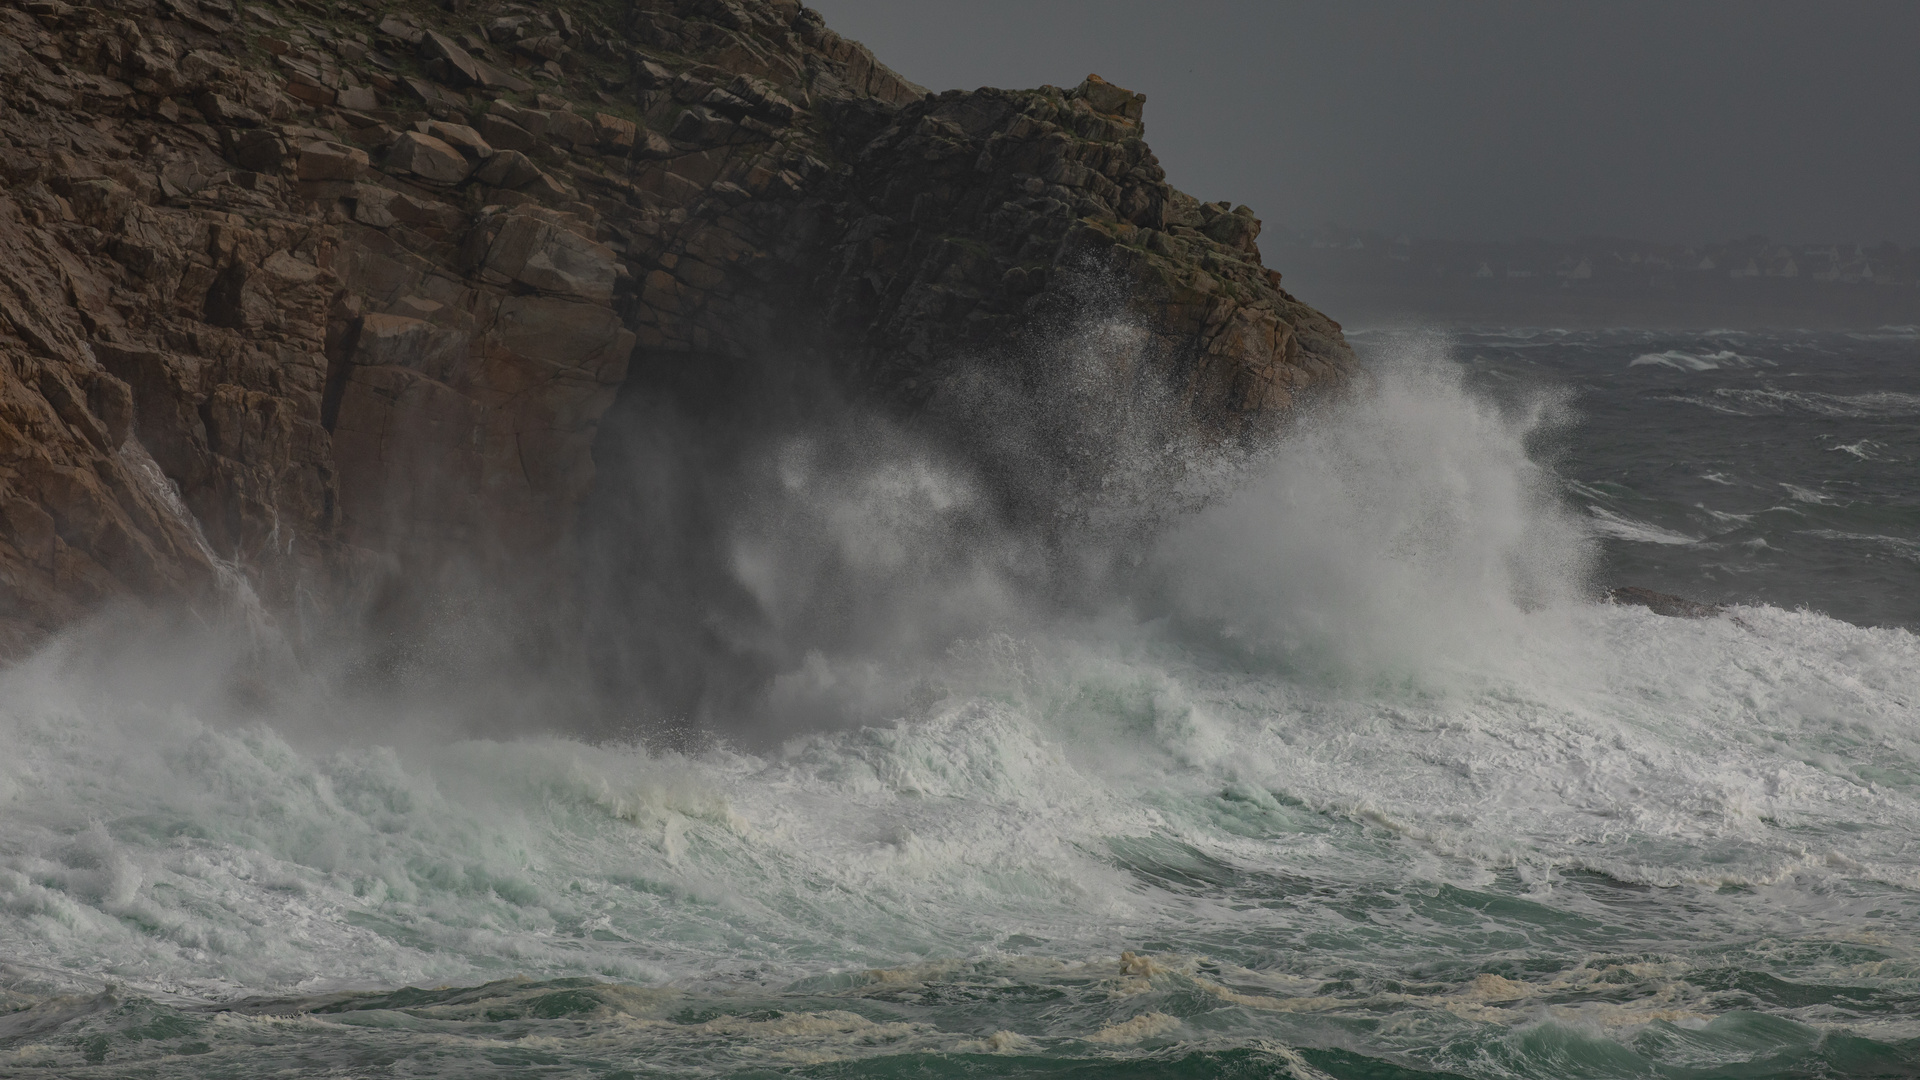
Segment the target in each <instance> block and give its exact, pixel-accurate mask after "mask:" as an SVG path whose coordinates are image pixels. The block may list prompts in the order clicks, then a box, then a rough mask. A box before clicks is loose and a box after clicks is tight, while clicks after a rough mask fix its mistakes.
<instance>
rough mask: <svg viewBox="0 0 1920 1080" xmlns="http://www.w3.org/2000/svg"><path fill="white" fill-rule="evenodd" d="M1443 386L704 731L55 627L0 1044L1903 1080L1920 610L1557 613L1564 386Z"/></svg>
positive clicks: (129, 1069) (1909, 999)
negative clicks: (576, 724) (857, 702)
mask: <svg viewBox="0 0 1920 1080" xmlns="http://www.w3.org/2000/svg"><path fill="white" fill-rule="evenodd" d="M1644 366H1646V365H1643V367H1644ZM1468 385H1469V384H1468V383H1467V382H1466V381H1464V380H1463V379H1462V378H1461V377H1460V376H1459V374H1458V369H1457V368H1455V367H1454V366H1453V365H1452V364H1451V363H1450V362H1445V361H1443V360H1438V359H1434V358H1432V357H1431V356H1425V357H1424V358H1423V356H1422V355H1416V356H1414V357H1412V358H1411V359H1402V360H1400V361H1398V362H1395V363H1383V365H1382V367H1381V368H1380V369H1379V374H1378V375H1377V378H1376V383H1375V385H1374V386H1373V388H1372V390H1371V391H1370V392H1369V393H1368V394H1366V395H1363V396H1361V397H1359V398H1357V399H1356V400H1354V401H1352V402H1349V403H1347V404H1345V405H1343V406H1341V407H1340V408H1338V409H1336V410H1333V411H1332V412H1330V413H1328V414H1325V415H1322V416H1320V417H1317V418H1314V419H1313V420H1311V421H1310V422H1308V423H1305V424H1303V425H1302V426H1301V428H1300V430H1298V431H1297V432H1296V433H1295V434H1294V435H1293V436H1292V437H1291V439H1290V441H1289V443H1288V445H1287V446H1286V447H1285V448H1284V452H1283V453H1282V454H1281V455H1280V457H1279V459H1278V461H1279V463H1280V467H1276V468H1274V469H1271V470H1269V471H1267V472H1266V473H1264V474H1260V475H1255V476H1253V477H1251V478H1250V479H1249V480H1248V482H1247V483H1245V484H1244V485H1243V486H1242V487H1241V488H1240V489H1239V491H1238V493H1237V494H1235V495H1234V496H1233V497H1232V498H1230V499H1227V500H1224V501H1222V502H1219V503H1216V504H1215V505H1214V506H1212V507H1211V508H1209V509H1207V510H1205V511H1203V512H1201V513H1200V514H1199V515H1198V516H1197V517H1195V518H1193V519H1191V520H1189V521H1186V522H1184V523H1182V524H1181V525H1180V526H1178V527H1177V528H1175V529H1174V530H1173V531H1172V532H1170V533H1169V534H1167V535H1166V536H1165V537H1164V538H1163V539H1162V540H1161V542H1160V543H1159V545H1158V546H1157V547H1156V548H1155V550H1154V551H1153V552H1152V553H1150V554H1149V555H1148V556H1146V557H1145V559H1144V560H1143V561H1142V562H1141V564H1140V566H1139V567H1138V577H1139V582H1140V588H1139V589H1138V590H1136V591H1135V592H1134V593H1132V594H1131V595H1129V596H1128V597H1126V598H1125V599H1124V601H1116V603H1115V604H1113V605H1112V606H1111V609H1110V610H1108V611H1105V612H1102V613H1095V614H1086V615H1081V616H1076V617H1074V618H1071V619H1066V618H1063V619H1061V620H1059V621H1058V622H1056V623H1054V624H1052V625H1050V626H1049V627H1048V628H1047V630H1046V632H1045V633H1036V632H1031V631H1030V630H1026V629H1023V630H1022V631H1021V632H1019V633H1015V632H1011V631H1008V632H1002V633H988V634H985V635H982V636H980V637H977V638H973V639H969V640H966V641H961V642H957V643H955V644H954V646H953V647H952V648H951V649H949V650H947V652H946V653H945V654H944V655H943V656H942V657H940V658H939V659H937V660H935V661H932V662H929V663H927V664H926V665H925V666H924V668H923V669H920V670H915V671H912V672H906V673H901V675H902V677H903V678H906V677H908V676H910V677H911V681H912V682H913V684H914V685H915V686H917V687H919V688H920V689H919V691H918V692H916V694H915V696H914V698H913V704H911V705H908V706H902V707H901V708H900V709H899V710H898V713H897V715H896V716H895V717H893V718H890V719H888V720H886V721H884V722H879V723H869V724H862V725H857V726H852V727H843V728H839V729H827V730H800V729H796V730H794V731H793V732H791V734H790V736H789V737H787V738H786V739H785V740H784V741H779V740H775V741H772V742H770V743H769V744H768V745H766V746H764V747H761V748H759V749H754V750H751V751H750V750H747V749H741V748H729V747H727V746H718V745H716V746H710V747H706V748H703V749H698V750H690V751H687V752H684V753H672V752H667V751H665V750H660V749H654V750H649V749H647V748H645V747H642V746H639V745H620V744H590V743H586V742H580V741H575V740H571V739H567V738H562V737H558V736H553V735H537V734H529V735H527V736H526V737H523V738H519V739H496V740H486V739H475V738H470V737H461V736H459V735H457V734H455V733H453V732H452V731H451V730H450V729H446V728H441V727H437V726H436V725H435V722H433V721H431V720H429V719H426V718H422V717H420V716H417V715H414V714H412V713H410V712H409V711H407V710H406V709H405V708H402V707H400V706H397V705H393V706H378V705H370V704H367V703H366V701H365V700H364V699H355V700H354V703H352V704H350V705H349V704H343V703H342V702H341V701H339V700H335V699H332V698H328V697H327V696H326V695H324V694H318V693H316V694H313V695H308V696H300V695H292V694H289V695H283V696H281V697H279V698H277V699H274V700H275V704H273V705H271V706H262V707H261V708H260V709H258V710H255V711H254V712H251V713H243V714H242V715H238V716H235V715H233V714H232V713H231V712H230V711H220V710H214V709H211V708H204V707H202V706H201V705H199V704H197V703H196V701H197V699H196V698H195V697H194V696H193V695H192V694H191V693H184V692H182V691H181V690H180V685H181V684H191V683H193V682H195V681H196V679H195V678H194V677H193V676H192V674H191V673H189V675H187V676H179V675H177V673H176V676H175V678H174V679H173V681H172V682H170V683H168V685H167V686H166V687H164V688H161V687H158V686H157V684H156V683H155V682H154V681H153V680H151V679H148V678H145V677H142V676H140V674H139V672H140V670H141V669H140V668H139V666H138V664H136V663H133V662H131V661H128V660H126V659H125V658H121V659H120V660H119V661H118V662H117V663H116V664H115V665H114V666H113V667H112V668H111V670H109V669H107V668H105V667H103V666H102V664H101V661H100V660H99V656H100V653H99V652H98V651H97V650H91V649H89V648H88V647H86V644H85V642H84V640H80V639H76V640H74V641H69V642H66V643H63V644H61V645H58V646H56V647H54V648H52V649H50V650H49V651H47V652H46V653H44V654H43V655H41V656H39V657H37V658H35V659H33V660H31V661H28V662H26V663H23V664H21V665H18V666H16V667H15V668H13V669H11V670H9V671H7V672H5V673H0V745H3V746H4V747H5V748H6V751H5V754H4V756H0V1076H9V1077H12V1076H19V1077H81V1076H126V1075H136V1076H152V1077H171V1076H181V1077H185V1076H192V1077H222V1076H232V1077H243V1076H244V1077H253V1076H262V1075H290V1076H292V1075H299V1076H306V1075H334V1076H355V1077H358V1076H382V1077H385V1076H460V1077H481V1076H527V1075H540V1076H555V1077H594V1078H605V1077H619V1076H635V1077H638V1076H654V1075H659V1076H687V1077H694V1076H701V1077H705V1076H795V1075H797V1076H818V1077H865V1076H873V1077H881V1076H886V1077H892V1076H913V1077H946V1076H953V1077H975V1076H978V1077H987V1076H1050V1077H1051V1076H1062V1077H1065V1076H1073V1077H1081V1076H1101V1075H1113V1076H1126V1077H1135V1076H1148V1077H1152V1076H1169V1077H1174V1076H1178V1077H1268V1076H1292V1077H1296V1078H1319V1077H1325V1076H1332V1077H1339V1078H1342V1080H1358V1078H1402V1077H1476V1078H1496V1077H1498V1078H1504V1077H1529V1078H1541V1080H1546V1078H1561V1077H1673V1078H1683V1077H1684V1078H1706V1077H1728V1078H1733V1077H1740V1078H1758V1077H1828V1076H1831V1077H1909V1076H1914V1075H1920V639H1916V637H1915V636H1914V635H1913V634H1912V633H1911V632H1909V631H1908V630H1906V629H1902V628H1900V627H1897V626H1860V625H1855V624H1852V623H1848V622H1844V621H1841V620H1839V619H1835V618H1832V617H1830V616H1828V615H1825V614H1821V613H1819V612H1818V611H1816V610H1789V609H1787V608H1785V607H1779V606H1767V605H1764V604H1757V603H1755V604H1745V605H1736V606H1733V607H1731V608H1729V609H1728V611H1727V612H1726V613H1725V614H1723V615H1722V616H1720V617H1716V618H1709V619H1701V620H1679V619H1670V618H1665V617H1662V616H1658V615H1654V614H1652V613H1651V612H1648V611H1645V610H1642V609H1638V608H1624V607H1614V606H1609V605H1603V604H1595V603H1592V602H1591V601H1590V599H1588V597H1589V595H1590V592H1589V584H1590V582H1591V581H1592V580H1593V579H1594V578H1595V577H1596V576H1597V575H1600V574H1603V573H1604V572H1605V568H1606V567H1607V566H1608V565H1609V564H1608V563H1607V562H1606V561H1605V560H1607V559H1608V558H1611V557H1613V556H1611V555H1610V554H1609V551H1608V549H1607V548H1606V547H1605V546H1603V544H1607V543H1617V542H1620V537H1618V536H1614V535H1611V534H1604V533H1602V534H1598V535H1597V534H1596V532H1595V530H1594V527H1593V525H1592V520H1593V515H1592V514H1591V512H1590V511H1589V510H1587V509H1586V508H1585V507H1584V505H1583V504H1580V503H1578V502H1571V503H1570V502H1569V501H1568V500H1567V499H1566V498H1565V497H1564V494H1563V489H1562V488H1561V486H1560V484H1561V481H1562V479H1563V478H1564V477H1563V476H1562V475H1559V474H1556V473H1555V472H1554V471H1553V470H1552V469H1550V468H1547V467H1546V466H1544V465H1542V464H1540V463H1539V460H1540V459H1539V444H1540V439H1541V433H1542V432H1543V431H1544V430H1547V428H1546V427H1543V425H1546V426H1551V425H1552V424H1555V423H1558V422H1561V421H1560V420H1559V419H1556V416H1557V414H1556V413H1555V411H1554V410H1555V409H1556V408H1560V406H1556V405H1553V404H1552V403H1551V402H1548V403H1547V404H1545V405H1539V406H1537V407H1534V406H1526V405H1525V403H1524V402H1522V403H1519V404H1515V403H1509V404H1506V405H1500V404H1496V403H1494V401H1493V400H1491V399H1489V398H1487V397H1485V396H1482V395H1480V394H1479V393H1477V392H1474V391H1471V390H1469V389H1467V386H1468ZM1670 546H1671V545H1670ZM170 655H172V656H173V657H174V659H173V660H170V661H169V663H176V664H177V663H178V655H179V654H178V652H177V651H176V652H175V653H173V654H170ZM204 663H205V664H206V665H207V670H208V672H209V673H214V674H217V672H218V670H219V661H218V659H217V658H215V657H212V656H209V657H206V658H204ZM843 663H844V662H842V661H830V660H826V659H821V660H819V661H818V663H817V665H816V670H812V671H811V672H810V674H809V677H810V678H812V679H813V680H814V682H815V684H817V685H819V686H831V685H835V682H836V680H839V681H841V682H844V683H855V682H858V683H859V684H860V685H861V686H867V685H871V680H870V679H866V680H865V681H862V678H863V677H862V676H861V675H860V673H859V672H855V671H848V670H843V668H842V667H840V666H836V665H841V664H843ZM816 700H817V698H816ZM347 714H351V715H347ZM323 721H324V722H323Z"/></svg>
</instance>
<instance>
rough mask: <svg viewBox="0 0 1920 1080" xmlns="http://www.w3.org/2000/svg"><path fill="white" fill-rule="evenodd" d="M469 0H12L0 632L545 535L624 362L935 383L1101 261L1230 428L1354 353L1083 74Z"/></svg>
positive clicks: (523, 557) (623, 8)
mask: <svg viewBox="0 0 1920 1080" xmlns="http://www.w3.org/2000/svg"><path fill="white" fill-rule="evenodd" d="M447 8H448V9H451V10H443V9H440V8H428V7H426V6H424V5H422V6H417V7H412V6H385V7H382V8H380V9H379V10H377V11H376V10H371V9H368V8H363V7H359V6H357V5H355V4H352V3H345V2H332V3H329V2H326V0H277V2H276V0H263V2H261V3H256V4H247V5H241V6H236V5H233V4H230V3H228V2H227V0H99V2H98V3H97V4H95V5H93V6H77V5H70V4H67V3H63V2H61V0H27V2H24V3H18V4H16V5H14V6H7V7H0V89H3V91H4V97H3V100H4V105H3V106H0V144H3V145H0V180H3V181H4V184H5V187H4V190H0V647H6V648H18V647H19V646H21V645H23V644H25V643H27V642H30V641H31V640H33V639H35V638H36V637H37V636H39V635H42V634H44V633H45V632H47V631H49V630H52V629H54V628H57V627H59V626H60V625H62V624H64V623H66V622H68V621H71V620H72V619H74V618H75V617H77V616H78V615H80V614H82V613H83V612H85V611H86V610H88V609H90V608H92V607H94V606H96V605H98V604H100V603H103V602H106V601H109V600H112V599H114V598H116V597H123V596H125V597H142V598H155V599H170V598H188V599H191V598H193V597H194V596H196V595H197V594H200V593H203V592H205V591H206V590H208V589H209V588H210V587H211V585H212V584H213V582H214V581H215V578H216V576H217V574H218V573H219V571H220V569H221V565H222V564H223V563H228V562H231V563H237V564H238V565H239V567H240V568H241V569H242V570H243V571H245V573H246V575H247V576H248V578H250V579H251V580H252V581H253V582H255V583H256V585H257V586H258V587H259V588H260V590H261V592H262V593H263V598H264V599H265V601H266V602H267V603H268V605H269V606H270V607H274V608H278V609H281V610H299V609H302V608H303V606H317V607H319V608H325V607H327V606H329V605H333V604H337V603H339V602H340V600H341V598H342V597H344V596H348V595H352V594H354V593H356V592H358V593H360V594H361V595H363V596H364V595H366V594H368V592H369V591H370V590H378V589H381V588H384V587H388V586H391V585H392V584H393V583H394V582H396V581H404V580H406V579H407V578H408V577H409V574H410V573H412V572H413V571H415V570H419V569H423V568H429V567H432V566H435V565H438V564H441V563H444V562H445V561H446V560H447V559H449V558H457V559H461V560H465V561H467V562H469V563H473V564H478V565H490V564H493V565H505V564H513V565H529V564H533V565H537V564H540V563H541V562H542V559H543V557H544V556H545V555H546V554H547V553H551V552H553V551H555V550H557V549H559V548H560V547H562V546H564V542H565V540H566V539H567V537H568V535H569V533H570V530H571V529H572V527H573V523H574V519H575V516H576V513H577V510H578V508H579V506H580V504H581V500H582V499H583V498H584V496H585V494H586V492H587V491H588V488H589V487H590V485H591V482H592V476H593V458H592V448H593V444H594V437H595V430H596V425H597V423H598V421H599V420H600V418H601V416H602V414H603V413H605V411H606V410H607V409H608V407H609V406H610V405H611V403H612V402H613V400H614V397H615V395H616V393H617V392H618V390H619V389H620V387H621V385H622V384H623V382H624V381H625V380H627V379H628V378H629V373H630V371H631V372H633V373H634V375H635V377H638V375H639V373H641V372H646V373H647V377H648V378H666V379H670V380H689V379H690V380H701V379H710V380H718V381H720V382H724V381H725V379H726V378H727V377H728V374H729V372H734V371H736V370H738V371H744V370H747V365H750V364H764V363H766V362H767V361H768V360H769V358H783V357H784V358H791V362H794V363H800V362H803V360H802V359H801V358H803V357H814V358H816V359H813V360H808V361H804V362H810V363H816V364H820V365H823V366H825V367H828V368H831V369H833V373H834V374H835V376H836V377H837V378H840V379H841V380H843V381H844V382H846V383H847V384H848V385H849V386H851V387H854V388H856V389H857V391H858V392H861V393H867V394H871V395H874V396H875V397H876V398H879V399H884V400H889V401H892V402H895V403H896V404H897V405H898V406H899V407H902V408H915V407H928V406H929V405H932V406H933V407H936V408H937V407H939V402H940V401H941V400H942V391H943V388H944V387H945V386H946V385H947V384H948V383H949V382H951V381H952V380H953V379H955V378H957V377H958V375H957V373H958V372H959V371H960V370H961V369H962V367H963V365H964V361H966V360H967V358H969V357H978V356H981V355H985V354H988V353H991V352H993V351H994V350H995V349H996V348H1000V347H1002V346H1004V345H1005V343H1007V342H1009V341H1012V340H1014V339H1016V338H1017V337H1018V336H1019V335H1020V334H1021V333H1023V332H1024V331H1025V330H1026V329H1027V328H1028V327H1029V326H1030V325H1032V324H1033V323H1034V322H1035V320H1036V319H1037V318H1039V317H1041V316H1043V315H1044V314H1045V313H1047V312H1049V311H1053V312H1058V311H1060V310H1063V309H1070V308H1071V307H1072V306H1073V305H1075V304H1076V303H1078V302H1079V300H1078V299H1077V294H1075V293H1074V292H1073V290H1072V289H1071V288H1070V287H1069V284H1068V279H1069V278H1071V277H1073V276H1074V275H1076V274H1084V273H1095V274H1100V275H1106V277H1107V279H1109V280H1111V281H1114V282H1117V283H1118V287H1119V289H1120V291H1121V292H1122V293H1123V294H1124V297H1125V300H1124V302H1125V304H1126V305H1128V306H1130V308H1131V309H1132V310H1133V311H1134V312H1135V313H1137V315H1138V316H1139V318H1140V319H1141V320H1142V321H1143V324H1144V325H1145V326H1146V327H1148V329H1149V332H1150V335H1151V338H1152V347H1151V348H1150V349H1149V350H1148V352H1147V358H1146V361H1145V363H1146V364H1147V366H1148V367H1150V368H1151V369H1152V374H1153V375H1154V376H1155V380H1156V384H1158V385H1164V386H1165V387H1167V388H1169V392H1170V393H1171V394H1172V395H1173V397H1174V399H1175V400H1176V401H1177V402H1178V406H1179V408H1180V409H1181V410H1183V411H1184V412H1183V415H1185V416H1186V418H1187V420H1188V421H1189V422H1190V423H1191V424H1192V425H1194V426H1195V427H1196V428H1198V429H1203V430H1205V431H1207V432H1209V433H1211V437H1216V438H1233V437H1236V436H1239V435H1242V434H1244V433H1247V432H1250V431H1256V430H1258V429H1259V428H1260V427H1261V426H1262V424H1263V421H1265V420H1266V419H1269V418H1271V417H1274V416H1276V415H1278V414H1280V413H1282V412H1284V411H1285V410H1286V409H1287V408H1288V407H1289V405H1290V404H1291V403H1292V402H1293V400H1294V399H1295V397H1296V395H1298V394H1300V393H1302V392H1304V391H1309V390H1311V389H1313V388H1315V387H1320V386H1325V385H1329V384H1333V383H1337V382H1339V381H1340V380H1341V379H1343V378H1344V375H1345V373H1346V371H1347V368H1348V365H1349V364H1350V354H1349V353H1348V351H1347V349H1346V346H1345V343H1344V342H1343V341H1342V339H1341V337H1340V333H1339V327H1338V326H1337V325H1336V324H1334V323H1332V322H1331V321H1329V320H1327V319H1326V318H1325V317H1323V316H1321V315H1320V314H1318V313H1317V312H1315V311H1313V310H1312V309H1310V308H1308V307H1306V306H1304V305H1302V304H1300V303H1299V302H1298V301H1296V300H1294V299H1293V298H1292V297H1290V296H1289V295H1287V294H1286V293H1285V292H1283V291H1282V290H1281V289H1280V288H1279V275H1278V274H1276V273H1274V272H1272V271H1269V270H1266V269H1264V268H1263V267H1262V266H1261V264H1260V258H1259V251H1258V249H1257V247H1256V246H1255V239H1256V237H1257V235H1258V233H1259V228H1260V225H1259V222H1258V221H1257V220H1255V219H1254V218H1253V216H1252V215H1251V213H1250V212H1249V211H1247V210H1246V209H1245V208H1244V207H1242V208H1239V209H1237V210H1235V209H1232V208H1229V207H1228V206H1226V205H1225V204H1202V203H1199V202H1197V201H1195V200H1194V199H1192V198H1189V197H1187V196H1185V195H1182V194H1181V193H1179V192H1177V191H1174V190H1173V189H1172V188H1170V187H1169V186H1168V185H1167V184H1166V181H1165V177H1164V174H1163V173H1162V171H1161V170H1160V168H1159V166H1158V164H1157V163H1156V162H1155V160H1154V158H1153V156H1152V154H1151V153H1150V152H1149V151H1148V149H1147V147H1146V144H1145V143H1144V142H1143V141H1142V128H1141V108H1142V99H1141V98H1140V97H1139V96H1137V95H1134V94H1131V93H1129V92H1127V91H1125V90H1122V89H1120V88H1118V87H1115V86H1112V85H1110V84H1107V83H1105V82H1103V81H1101V80H1099V79H1098V78H1090V79H1088V80H1087V81H1086V82H1084V83H1083V84H1081V85H1080V86H1078V87H1077V88H1075V89H1072V90H1061V89H1058V88H1051V87H1048V88H1042V89H1040V90H1034V91H1018V92H1016V91H1001V90H979V91H975V92H971V93H961V92H950V93H945V94H940V95H933V96H929V95H928V94H926V93H925V92H924V91H923V90H921V89H920V88H918V87H915V86H913V85H912V84H910V83H908V82H906V81H905V80H903V79H901V78H900V77H899V76H897V75H895V74H894V73H892V72H891V71H889V70H887V69H886V68H885V67H884V66H882V65H880V64H879V63H877V62H876V61H875V60H874V59H873V57H872V56H871V54H869V53H868V52H867V51H866V50H865V49H864V48H862V47H861V46H859V45H857V44H855V43H852V42H849V41H846V40H844V39H842V38H840V37H839V36H837V35H836V34H834V33H833V32H832V31H831V30H829V29H827V28H826V27H825V26H824V25H823V24H822V23H821V20H820V18H819V16H818V15H816V14H815V13H813V12H811V11H808V10H806V9H804V8H802V7H800V6H798V4H796V3H792V2H788V0H640V2H638V3H628V4H614V3H598V2H594V0H570V2H568V3H564V4H560V5H545V6H540V7H527V6H522V5H518V4H489V3H484V2H482V3H471V4H470V3H467V2H464V0H452V2H450V3H449V4H448V5H447ZM822 357H824V358H825V359H818V358H822ZM1025 362H1026V363H1028V364H1030V365H1031V364H1039V363H1044V360H1043V359H1041V358H1037V357H1036V358H1029V360H1027V361H1025ZM176 489H177V491H178V496H176V495H175V490H176Z"/></svg>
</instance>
